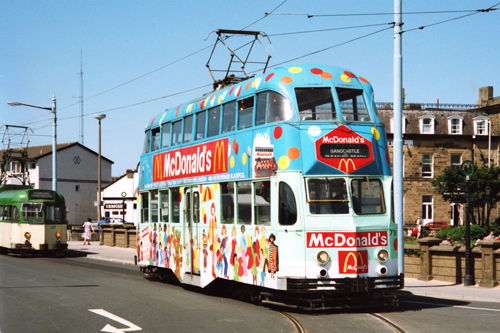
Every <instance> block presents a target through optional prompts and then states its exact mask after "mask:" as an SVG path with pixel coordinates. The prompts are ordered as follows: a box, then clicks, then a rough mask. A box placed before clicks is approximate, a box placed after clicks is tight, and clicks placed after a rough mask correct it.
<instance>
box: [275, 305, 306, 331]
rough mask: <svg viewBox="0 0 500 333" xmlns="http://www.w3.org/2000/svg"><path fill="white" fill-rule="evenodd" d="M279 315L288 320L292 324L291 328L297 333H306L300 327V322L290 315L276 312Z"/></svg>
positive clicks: (302, 327)
mask: <svg viewBox="0 0 500 333" xmlns="http://www.w3.org/2000/svg"><path fill="white" fill-rule="evenodd" d="M276 312H278V313H279V314H281V315H282V316H283V317H285V318H287V319H288V320H290V321H291V322H292V324H293V326H294V327H295V329H297V332H299V333H305V332H306V329H305V328H304V326H302V324H301V323H300V321H298V320H297V319H296V318H295V317H293V316H292V315H290V314H288V313H286V312H283V311H277V310H276Z"/></svg>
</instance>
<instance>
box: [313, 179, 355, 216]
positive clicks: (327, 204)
mask: <svg viewBox="0 0 500 333" xmlns="http://www.w3.org/2000/svg"><path fill="white" fill-rule="evenodd" d="M307 202H308V203H309V211H310V212H311V214H347V213H349V196H348V195H347V187H346V182H345V179H343V178H340V179H339V178H334V179H328V178H316V179H308V180H307Z"/></svg>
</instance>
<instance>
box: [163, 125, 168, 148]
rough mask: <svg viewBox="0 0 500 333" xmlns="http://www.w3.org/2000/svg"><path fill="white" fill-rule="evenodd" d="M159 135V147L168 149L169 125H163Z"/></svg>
mask: <svg viewBox="0 0 500 333" xmlns="http://www.w3.org/2000/svg"><path fill="white" fill-rule="evenodd" d="M161 128H162V134H161V147H162V148H167V147H170V123H166V124H163V126H162V127H161Z"/></svg>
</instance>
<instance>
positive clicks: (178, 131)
mask: <svg viewBox="0 0 500 333" xmlns="http://www.w3.org/2000/svg"><path fill="white" fill-rule="evenodd" d="M182 123H183V122H182V119H180V120H177V121H175V122H173V123H172V146H178V145H180V144H181V143H182V127H183V126H182Z"/></svg>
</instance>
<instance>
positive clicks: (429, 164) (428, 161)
mask: <svg viewBox="0 0 500 333" xmlns="http://www.w3.org/2000/svg"><path fill="white" fill-rule="evenodd" d="M433 171H434V159H433V156H432V154H431V153H422V177H423V178H432V177H433Z"/></svg>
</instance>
